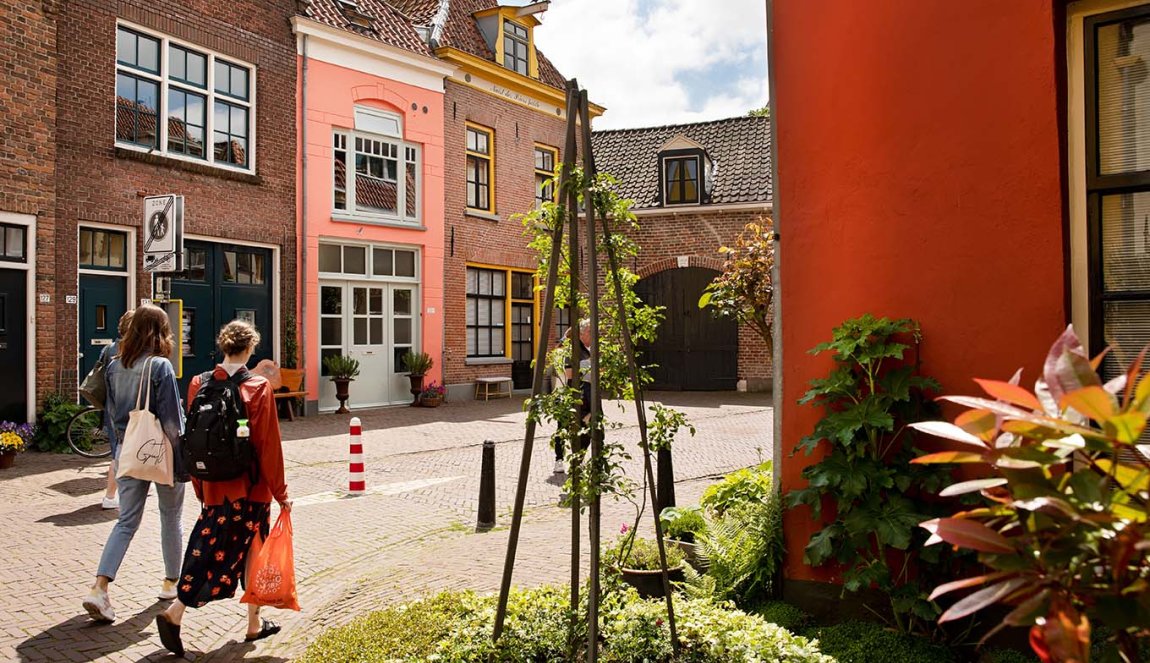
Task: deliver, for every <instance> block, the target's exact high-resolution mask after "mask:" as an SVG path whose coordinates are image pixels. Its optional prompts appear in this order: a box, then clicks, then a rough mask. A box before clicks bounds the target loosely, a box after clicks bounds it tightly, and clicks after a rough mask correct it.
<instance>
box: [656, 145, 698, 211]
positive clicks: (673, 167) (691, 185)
mask: <svg viewBox="0 0 1150 663" xmlns="http://www.w3.org/2000/svg"><path fill="white" fill-rule="evenodd" d="M663 173H664V177H665V180H664V183H663V191H664V196H665V200H664V202H665V204H667V205H698V204H699V157H697V156H691V157H675V158H666V159H663Z"/></svg>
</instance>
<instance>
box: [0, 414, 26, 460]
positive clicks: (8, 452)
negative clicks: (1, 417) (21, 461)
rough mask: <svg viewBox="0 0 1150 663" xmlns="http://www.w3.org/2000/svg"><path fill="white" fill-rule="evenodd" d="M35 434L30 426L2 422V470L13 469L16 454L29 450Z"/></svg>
mask: <svg viewBox="0 0 1150 663" xmlns="http://www.w3.org/2000/svg"><path fill="white" fill-rule="evenodd" d="M33 432H34V431H33V430H32V426H31V425H30V424H17V423H14V422H11V421H0V469H3V470H6V469H8V468H9V467H12V464H13V463H15V462H16V454H18V453H20V452H21V451H24V450H25V449H27V448H28V442H29V441H30V440H31V439H32V435H33Z"/></svg>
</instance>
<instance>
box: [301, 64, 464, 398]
mask: <svg viewBox="0 0 1150 663" xmlns="http://www.w3.org/2000/svg"><path fill="white" fill-rule="evenodd" d="M300 66H301V67H302V59H301V61H300ZM301 71H302V70H301ZM307 81H308V91H307V102H308V108H307V132H308V135H307V144H306V145H304V149H306V150H307V158H308V172H307V182H304V183H302V184H301V187H300V190H301V191H302V189H303V187H304V186H306V187H307V190H308V203H307V214H308V233H307V237H306V238H304V241H301V242H300V243H299V247H300V250H302V249H303V246H304V245H305V242H306V246H307V250H308V264H307V273H306V274H302V275H301V279H302V281H303V284H302V287H301V290H300V291H301V292H303V293H304V295H303V296H304V297H306V298H307V301H308V312H307V319H306V320H304V319H302V317H300V318H299V319H300V320H301V323H302V324H306V325H307V348H306V349H304V348H302V345H301V350H303V351H304V352H306V353H307V357H308V361H307V376H306V383H305V384H306V388H307V391H308V394H309V396H308V399H309V400H315V399H316V398H318V393H319V391H318V390H319V381H320V375H319V239H320V237H327V238H344V239H349V240H354V241H359V242H384V243H394V244H407V245H413V246H417V247H419V249H420V252H421V256H422V257H421V260H422V273H421V275H420V285H419V292H420V297H421V299H422V305H421V306H420V310H421V311H422V318H421V321H420V330H421V341H422V346H423V347H422V350H423V351H424V352H427V353H428V354H430V355H431V356H432V358H433V359H434V360H435V366H434V368H433V369H432V370H431V371H429V372H428V374H427V378H426V382H428V383H430V382H431V381H433V380H434V381H437V382H441V381H442V379H443V378H442V372H441V368H440V367H441V366H442V364H443V243H444V239H443V238H444V233H443V209H444V206H443V200H444V190H443V187H444V178H443V135H444V134H443V93H442V92H434V91H431V90H427V89H424V88H420V87H416V86H413V85H407V84H405V83H401V82H398V81H393V80H390V79H386V78H381V77H379V76H376V75H372V74H368V73H364V72H361V71H356V70H354V69H349V68H346V67H341V66H337V65H334V64H330V63H328V62H324V61H321V60H317V59H310V60H309V62H308V74H307ZM357 104H359V105H364V106H371V107H375V108H381V109H384V110H389V111H392V112H397V113H400V114H402V115H403V132H404V140H406V141H408V142H412V143H418V144H420V145H421V146H422V159H423V162H422V164H421V169H422V177H423V180H422V186H423V191H422V198H421V200H420V204H421V205H422V221H423V226H424V228H423V229H415V228H410V229H409V228H395V227H388V226H377V225H371V224H356V223H348V222H336V221H333V220H332V209H333V198H332V196H333V192H332V167H333V158H334V157H333V154H332V130H333V129H334V128H344V129H350V128H354V126H355V118H354V113H355V106H356V105H357ZM413 104H414V105H415V108H414V109H413V108H412V105H413ZM425 108H426V109H427V110H426V112H424V109H425ZM301 143H302V140H301ZM300 172H301V175H300V177H301V178H302V177H303V175H302V169H301V171H300ZM297 259H298V256H297ZM429 309H434V313H429ZM297 313H298V312H297Z"/></svg>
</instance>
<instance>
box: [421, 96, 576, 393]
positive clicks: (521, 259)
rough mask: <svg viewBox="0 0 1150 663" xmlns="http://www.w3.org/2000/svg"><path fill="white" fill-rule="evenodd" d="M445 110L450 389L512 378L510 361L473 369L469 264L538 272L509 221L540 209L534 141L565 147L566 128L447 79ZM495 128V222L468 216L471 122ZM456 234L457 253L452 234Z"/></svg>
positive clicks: (519, 230) (446, 370) (446, 372)
mask: <svg viewBox="0 0 1150 663" xmlns="http://www.w3.org/2000/svg"><path fill="white" fill-rule="evenodd" d="M445 104H446V106H445V108H444V115H445V119H444V124H445V130H446V133H445V137H444V142H445V144H446V147H445V150H444V155H445V164H444V174H445V179H446V187H445V188H446V207H445V213H444V217H445V222H446V233H447V237H446V244H445V247H446V252H447V258H446V259H445V261H444V263H445V266H444V270H445V274H444V305H443V310H444V314H445V315H444V318H445V324H446V330H445V332H446V333H445V338H444V352H443V379H444V382H445V383H446V384H463V383H469V382H473V381H474V380H475V378H477V377H486V376H497V375H501V376H508V377H510V376H511V365H510V364H496V365H485V366H468V365H467V363H466V359H467V337H466V332H467V316H466V308H465V307H466V302H467V290H466V270H467V264H468V263H482V264H487V265H497V266H503V267H520V268H524V269H528V270H534V269H535V254H534V252H532V251H531V250H530V249H528V248H527V238H526V237H524V235H523V226H522V225H521V224H520V222H519V221H518V220H515V219H512V218H511V216H512V215H513V214H517V213H524V212H527V211H530V210H531V209H532V208H533V207H534V205H535V144H536V143H540V144H544V145H548V146H551V147H554V148H557V149H559V150H560V159H561V158H562V149H563V144H564V142H565V140H566V131H567V123H566V121H565V120H563V119H560V118H558V117H555V116H553V115H552V116H548V115H546V114H544V113H541V112H539V111H536V110H532V109H529V108H527V107H524V106H520V105H518V104H515V103H512V102H508V101H501V100H500V99H497V98H495V97H493V96H492V95H490V94H486V93H484V92H480V91H479V90H476V89H474V88H471V87H468V86H466V85H462V84H459V83H455V82H453V81H450V80H449V81H448V82H447V89H446V96H445ZM467 122H472V123H475V124H480V125H483V126H484V127H487V128H489V129H493V130H494V131H495V143H494V144H495V212H496V214H497V215H498V216H499V220H498V221H494V220H490V219H486V218H480V217H477V216H472V215H469V214H467V213H465V210H466V207H467V203H466V195H467V185H466V182H467V177H466V161H467V158H466V137H467V132H466V123H467ZM453 231H454V248H453V244H452V232H453Z"/></svg>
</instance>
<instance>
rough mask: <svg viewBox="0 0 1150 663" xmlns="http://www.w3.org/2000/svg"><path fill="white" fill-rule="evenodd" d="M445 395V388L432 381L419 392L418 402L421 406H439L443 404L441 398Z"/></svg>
mask: <svg viewBox="0 0 1150 663" xmlns="http://www.w3.org/2000/svg"><path fill="white" fill-rule="evenodd" d="M446 395H447V390H446V389H444V387H443V385H441V384H439V383H438V382H432V383H431V384H429V385H427V386H426V387H424V389H423V391H421V392H419V404H420V405H422V406H423V407H439V406H440V405H442V404H443V398H444V397H445V396H446Z"/></svg>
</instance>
